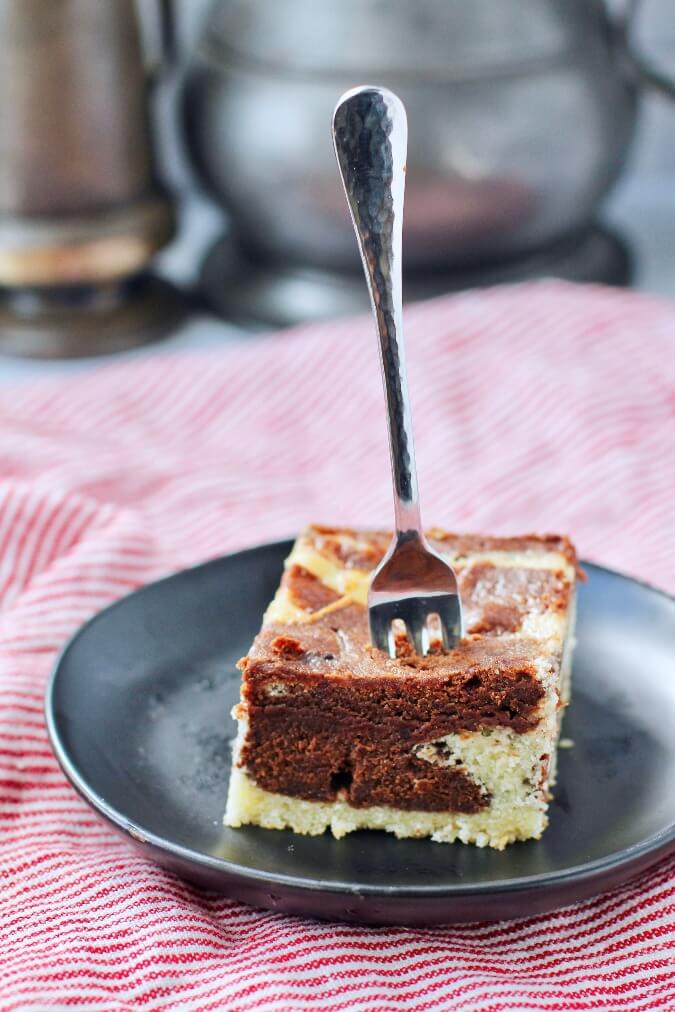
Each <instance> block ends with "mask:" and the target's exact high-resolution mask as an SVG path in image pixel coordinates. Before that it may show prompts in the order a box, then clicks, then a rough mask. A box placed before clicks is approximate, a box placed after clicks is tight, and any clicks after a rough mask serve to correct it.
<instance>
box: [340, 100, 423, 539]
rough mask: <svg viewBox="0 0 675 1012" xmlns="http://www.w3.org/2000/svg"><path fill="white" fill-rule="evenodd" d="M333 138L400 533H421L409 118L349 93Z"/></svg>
mask: <svg viewBox="0 0 675 1012" xmlns="http://www.w3.org/2000/svg"><path fill="white" fill-rule="evenodd" d="M333 143H334V144H335V154H336V156H337V162H338V167H339V169H340V175H341V176H342V182H343V185H344V188H345V194H346V196H347V203H348V204H349V210H350V212H351V216H352V221H353V223H354V229H355V231H356V238H357V241H358V245H359V250H360V253H361V260H362V261H363V269H364V271H365V273H366V281H367V282H368V290H369V292H370V301H371V304H372V307H373V314H374V316H375V324H376V327H377V333H378V336H379V339H380V355H381V362H382V378H383V380H384V393H385V400H386V404H387V416H388V421H389V449H390V452H391V467H392V475H393V483H394V513H395V520H396V533H397V536H398V538H399V540H400V539H401V537H402V536H403V537H405V536H406V535H407V536H408V537H411V536H413V534H415V533H416V534H419V533H421V521H420V508H419V497H418V491H417V471H416V467H415V448H414V445H413V433H412V419H411V415H410V401H409V397H408V384H407V379H406V368H405V356H404V348H403V326H402V324H403V300H402V278H401V245H402V226H403V195H404V189H405V163H406V153H407V147H408V123H407V119H406V114H405V108H404V106H403V103H402V102H401V100H400V99H399V98H398V97H397V96H396V95H394V94H393V93H392V92H391V91H388V90H387V89H386V88H372V87H362V88H354V89H353V90H351V91H348V92H346V93H345V94H344V95H343V96H342V98H341V99H340V101H339V102H338V104H337V106H336V109H335V112H334V114H333Z"/></svg>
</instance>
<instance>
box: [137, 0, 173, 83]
mask: <svg viewBox="0 0 675 1012" xmlns="http://www.w3.org/2000/svg"><path fill="white" fill-rule="evenodd" d="M137 10H138V15H139V20H140V24H141V29H142V35H143V37H144V42H145V50H146V59H145V69H146V71H147V74H148V78H149V80H150V81H151V82H156V81H158V80H159V79H160V78H161V77H162V76H163V75H164V73H166V71H167V70H170V69H172V68H173V67H175V66H176V63H177V62H178V31H177V28H176V9H175V6H174V0H154V2H153V3H152V4H151V5H150V4H141V2H140V0H138V2H137Z"/></svg>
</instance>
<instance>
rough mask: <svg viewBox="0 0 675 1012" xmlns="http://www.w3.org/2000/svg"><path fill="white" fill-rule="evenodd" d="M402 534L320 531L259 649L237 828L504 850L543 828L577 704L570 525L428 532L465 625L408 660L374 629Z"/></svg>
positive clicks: (299, 545)
mask: <svg viewBox="0 0 675 1012" xmlns="http://www.w3.org/2000/svg"><path fill="white" fill-rule="evenodd" d="M390 537H391V535H390V534H387V533H384V532H359V531H352V530H342V529H333V528H327V527H310V528H308V529H307V530H305V531H304V532H303V533H302V534H301V536H300V537H299V538H298V540H297V541H296V543H295V545H294V547H293V550H292V551H291V554H290V556H289V557H288V559H287V561H286V564H285V569H284V574H283V577H282V580H281V584H280V587H279V589H278V591H277V593H276V596H275V598H274V600H273V601H272V603H271V604H270V606H269V608H268V610H267V613H266V615H265V618H264V621H263V627H262V630H261V632H260V633H259V635H258V636H257V637H256V639H255V641H254V643H253V645H252V647H251V650H250V653H249V654H248V656H247V657H244V658H243V660H242V661H240V667H241V670H242V674H243V678H242V687H241V701H240V703H239V704H238V705H237V706H236V707H235V709H234V716H235V717H236V719H237V720H238V722H239V733H238V736H237V740H236V743H235V754H234V763H233V770H232V777H231V781H230V789H229V797H228V802H227V811H226V815H225V823H226V825H228V826H233V827H237V826H242V825H244V824H253V825H257V826H264V827H266V828H268V829H284V828H288V829H292V830H294V831H295V832H296V833H306V834H312V835H314V834H318V833H323V832H324V831H325V830H326V829H330V830H331V831H332V833H333V835H334V836H336V837H342V836H344V835H345V834H346V833H349V832H351V831H352V830H355V829H383V830H387V831H388V832H391V833H395V834H396V836H398V837H423V836H430V837H431V838H432V839H433V840H436V841H438V842H448V843H449V842H452V841H454V840H462V841H463V842H465V843H474V844H477V845H478V846H481V847H482V846H486V845H487V846H491V847H496V848H498V849H502V848H503V847H504V846H505V845H506V844H508V843H510V842H512V841H514V840H527V839H530V838H532V837H535V838H536V837H539V836H540V835H541V833H542V832H543V830H544V829H545V827H546V824H547V815H546V811H547V807H548V801H549V797H550V795H549V788H550V787H551V785H552V784H553V782H554V778H555V765H556V745H557V740H558V736H559V733H560V722H561V716H562V712H563V708H564V706H565V705H566V704H567V702H568V701H569V693H570V667H571V660H572V648H573V642H574V640H573V633H574V601H575V581H576V577H577V563H576V555H575V551H574V548H573V547H572V545H571V543H570V542H569V541H568V540H567V539H566V538H562V537H557V536H553V535H546V536H535V535H528V536H525V537H518V538H496V537H481V536H474V535H457V534H448V533H446V532H444V531H441V530H432V531H430V532H428V540H429V542H430V544H431V546H432V547H433V548H434V549H435V550H436V551H437V552H439V553H441V554H442V555H443V556H444V557H445V558H447V560H448V561H449V562H450V563H451V564H452V565H453V566H454V568H455V571H456V573H457V577H458V580H459V587H460V594H461V598H462V605H463V610H464V620H465V629H466V635H465V638H464V639H463V640H462V642H461V643H460V645H459V646H458V647H457V648H456V649H454V650H451V651H449V652H447V653H442V652H441V651H440V650H439V651H438V652H436V653H432V654H429V655H428V656H426V657H419V656H416V655H415V654H414V653H413V652H412V651H411V649H410V648H409V645H408V643H407V641H406V640H404V639H403V638H401V639H400V641H399V646H400V651H399V656H397V657H396V658H395V659H392V658H390V657H389V656H388V655H387V654H385V653H383V652H381V651H379V650H377V649H375V648H374V647H373V646H371V644H370V642H369V635H368V614H367V607H366V603H367V593H368V582H369V577H370V572H371V570H372V569H373V568H374V567H375V566H376V565H377V563H378V562H379V561H380V559H381V557H382V555H383V554H384V552H385V550H386V548H387V546H388V544H389V541H390Z"/></svg>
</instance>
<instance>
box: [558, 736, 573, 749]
mask: <svg viewBox="0 0 675 1012" xmlns="http://www.w3.org/2000/svg"><path fill="white" fill-rule="evenodd" d="M558 748H574V742H573V741H572V739H571V738H561V739H560V741H559V742H558Z"/></svg>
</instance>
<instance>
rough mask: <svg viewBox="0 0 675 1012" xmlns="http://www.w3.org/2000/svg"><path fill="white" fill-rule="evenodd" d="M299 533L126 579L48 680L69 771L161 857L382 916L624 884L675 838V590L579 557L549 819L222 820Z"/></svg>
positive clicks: (286, 897) (273, 901)
mask: <svg viewBox="0 0 675 1012" xmlns="http://www.w3.org/2000/svg"><path fill="white" fill-rule="evenodd" d="M289 549H290V542H289V543H284V544H273V545H263V546H262V547H260V548H255V549H252V550H250V551H246V552H241V553H239V554H237V555H230V556H227V557H226V558H223V559H219V560H217V561H215V562H210V563H207V564H206V565H203V566H198V567H197V568H195V569H189V570H186V571H185V572H182V573H178V574H177V575H175V576H172V577H169V578H168V579H166V580H162V581H160V582H159V583H155V584H152V585H151V586H148V587H145V588H144V589H143V590H140V591H138V592H137V593H135V594H131V595H130V596H129V597H127V598H124V599H123V600H121V601H119V602H118V603H116V604H114V605H112V607H110V608H108V609H106V611H104V612H102V613H101V614H100V615H97V616H96V617H95V618H94V619H93V620H92V621H91V622H89V623H88V624H87V625H86V626H84V628H83V629H81V630H80V632H78V633H77V635H76V636H75V637H74V638H73V639H72V640H71V642H70V643H69V644H68V646H67V647H66V648H65V650H64V651H63V653H62V655H61V657H60V659H59V661H58V663H57V665H56V669H55V671H54V674H53V676H52V680H51V684H50V686H49V690H48V694H47V722H48V727H49V734H50V736H51V740H52V744H53V746H54V749H55V751H56V755H57V756H58V759H59V761H60V763H61V765H62V767H63V769H64V770H65V772H66V774H67V776H68V777H69V778H70V780H71V781H72V783H73V784H74V786H75V787H76V788H77V789H78V791H80V793H81V794H82V795H83V796H84V797H85V798H86V799H87V800H88V801H89V802H90V803H91V804H92V805H93V806H94V807H95V808H96V809H98V811H99V812H100V813H101V814H102V815H104V816H105V817H106V818H107V819H109V820H110V821H111V822H112V823H113V824H114V825H115V826H117V827H119V828H120V829H121V830H123V831H124V832H125V833H127V834H128V835H129V836H130V837H131V839H132V840H133V841H134V842H135V843H136V844H137V845H138V846H140V847H141V848H142V849H143V850H144V851H145V852H146V853H148V854H151V855H152V856H153V857H154V858H156V860H157V861H159V862H160V863H161V864H163V865H165V866H166V867H167V868H170V869H173V870H174V871H176V872H178V873H180V874H182V875H184V876H186V877H189V878H190V879H192V880H196V881H197V882H200V883H202V884H205V885H207V886H210V887H213V888H217V889H221V890H224V891H225V892H227V893H229V894H230V895H232V896H235V897H238V898H240V899H242V900H245V901H247V902H250V903H253V904H256V905H259V906H264V907H271V908H274V909H276V910H280V911H284V912H287V913H295V914H306V915H310V916H315V917H324V918H335V919H346V920H355V921H368V922H371V923H377V924H385V923H398V924H433V923H440V922H451V921H461V920H479V919H486V918H503V917H517V916H522V915H529V914H533V913H536V912H539V911H544V910H549V909H552V908H553V907H556V906H561V905H563V904H566V903H571V902H573V901H574V900H577V899H580V898H582V897H585V896H589V895H591V894H593V893H596V892H599V891H600V890H602V889H605V888H607V887H609V886H612V885H616V884H618V883H619V882H622V881H623V880H625V879H627V878H628V877H629V876H631V875H633V874H635V873H636V872H638V871H639V870H640V869H642V868H644V867H646V866H647V865H648V864H650V863H652V862H654V861H656V860H657V859H658V858H659V857H661V856H663V855H664V854H665V853H666V852H667V851H668V850H669V848H672V846H673V844H674V841H675V791H674V790H673V784H674V783H675V734H673V727H675V671H674V666H675V600H673V599H671V598H669V597H666V596H665V595H664V594H661V593H659V592H658V591H656V590H653V589H651V588H650V587H647V586H645V585H643V584H640V583H637V582H635V581H633V580H630V579H627V578H626V577H623V576H620V575H619V574H617V573H613V572H610V571H609V570H606V569H601V568H599V567H597V566H586V567H585V568H586V571H587V573H588V575H589V581H588V583H587V584H585V585H582V587H581V592H580V607H579V624H578V639H579V643H578V646H577V651H576V657H575V666H574V692H573V702H572V705H571V706H570V709H569V711H568V713H567V715H566V718H565V725H564V734H565V735H566V736H567V737H569V738H571V739H573V741H574V747H573V748H572V749H570V750H563V751H562V752H561V755H560V774H559V782H558V786H557V789H556V797H555V801H554V803H553V805H552V808H551V824H550V826H549V828H548V830H547V831H546V833H545V834H544V836H543V838H542V839H541V840H540V841H532V842H530V843H518V844H514V845H513V846H511V847H507V849H506V850H504V851H502V852H501V853H500V852H497V851H494V850H479V849H477V848H474V847H468V846H464V845H462V844H453V845H447V844H436V843H431V842H430V841H428V840H410V841H408V840H402V841H398V840H396V839H394V838H393V837H391V836H388V835H386V834H383V833H372V832H371V833H367V832H360V833H354V834H352V835H351V836H348V837H346V838H344V839H343V840H334V839H332V838H331V837H329V836H323V837H314V838H309V837H302V836H295V835H294V834H292V833H290V832H276V831H269V830H263V829H256V828H245V829H237V830H225V829H224V828H223V826H222V815H223V810H224V808H225V797H226V793H227V783H228V774H229V769H230V739H231V737H232V735H233V729H234V722H233V721H232V720H231V718H230V716H229V711H230V707H231V706H232V704H233V703H234V702H235V700H236V699H237V696H238V690H239V674H238V672H237V670H236V668H235V663H236V661H237V659H238V658H239V657H241V656H242V654H244V653H245V652H246V650H247V649H248V646H249V644H250V641H251V639H252V637H253V636H254V635H255V633H256V632H257V630H258V626H259V624H260V619H261V616H262V613H263V611H264V609H265V607H266V605H267V603H268V601H269V600H270V598H271V597H272V595H273V593H274V590H275V588H276V585H277V582H278V580H279V576H280V573H281V567H282V561H283V559H284V558H285V556H286V555H287V553H288V551H289Z"/></svg>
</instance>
